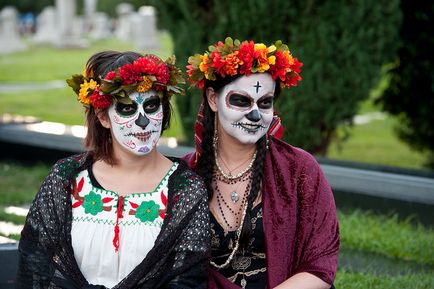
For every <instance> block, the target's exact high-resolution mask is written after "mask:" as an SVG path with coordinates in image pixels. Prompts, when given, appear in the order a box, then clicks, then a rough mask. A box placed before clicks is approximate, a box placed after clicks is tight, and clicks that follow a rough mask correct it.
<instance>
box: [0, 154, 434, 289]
mask: <svg viewBox="0 0 434 289" xmlns="http://www.w3.org/2000/svg"><path fill="white" fill-rule="evenodd" d="M48 170H49V165H46V164H33V165H24V164H21V163H17V162H10V161H9V162H7V161H0V184H1V187H2V189H1V191H0V221H6V222H11V223H14V224H19V225H21V224H23V223H24V217H21V216H16V215H13V214H8V213H6V212H5V210H4V208H5V207H6V206H11V205H14V206H20V205H23V204H28V203H30V202H31V201H32V199H33V198H34V195H35V193H36V191H37V190H38V188H39V186H40V184H41V182H42V180H43V179H44V177H45V176H46V175H47V173H48ZM23 176H26V177H25V178H23ZM338 217H339V220H340V230H341V247H342V249H356V250H361V251H364V252H369V253H375V254H379V255H382V256H386V257H388V258H393V259H394V260H397V261H399V260H404V261H412V262H415V263H417V264H421V265H427V266H433V265H434V248H433V247H432V244H433V243H434V231H433V230H432V229H431V228H427V227H424V226H422V225H414V223H413V222H410V219H408V220H404V221H402V220H399V219H398V217H397V216H396V215H388V216H385V215H377V214H374V213H370V212H365V211H360V210H351V211H342V210H339V211H338ZM6 237H9V238H13V239H16V240H18V239H19V236H18V235H9V236H6ZM433 278H434V277H433V276H432V275H429V274H426V273H408V274H403V275H396V276H391V275H381V274H377V273H375V272H356V271H351V270H349V269H347V268H340V269H339V271H338V273H337V277H336V282H335V285H336V286H337V288H346V289H359V288H360V289H361V288H381V289H389V288H390V289H392V288H418V289H419V288H432V287H430V286H431V284H433Z"/></svg>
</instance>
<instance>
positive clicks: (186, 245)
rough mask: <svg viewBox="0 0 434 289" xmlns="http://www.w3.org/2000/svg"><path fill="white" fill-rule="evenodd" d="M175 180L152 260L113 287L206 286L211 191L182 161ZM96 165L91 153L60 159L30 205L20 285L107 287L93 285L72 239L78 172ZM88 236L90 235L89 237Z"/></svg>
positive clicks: (74, 288)
mask: <svg viewBox="0 0 434 289" xmlns="http://www.w3.org/2000/svg"><path fill="white" fill-rule="evenodd" d="M176 161H177V162H179V163H180V164H179V166H178V168H177V169H176V170H175V172H173V174H172V175H171V176H170V178H169V184H168V186H169V194H168V210H167V215H166V218H165V220H164V223H163V226H162V228H161V231H160V234H159V235H158V238H157V240H156V242H155V244H154V247H153V248H152V250H151V251H150V252H149V253H148V255H147V256H146V258H145V259H144V260H143V261H142V262H141V263H140V264H139V265H138V266H137V267H136V268H135V269H134V270H133V271H132V272H131V273H130V274H129V275H128V276H126V277H125V278H124V279H123V280H122V281H121V282H120V283H119V284H118V285H116V286H115V287H113V288H116V289H121V288H205V287H206V283H207V272H208V262H209V261H208V260H209V255H210V233H209V215H208V200H207V192H206V188H205V185H204V183H203V181H202V180H201V179H200V177H198V176H197V175H196V174H195V173H193V172H192V171H190V170H189V169H188V167H187V166H186V164H185V163H184V162H183V161H182V160H179V159H176ZM91 164H92V160H91V158H90V157H89V156H88V155H87V154H81V155H76V156H72V157H69V158H66V159H63V160H60V161H58V162H57V163H56V164H55V165H54V166H53V168H52V169H51V171H50V173H49V174H48V176H47V177H46V178H45V180H44V182H43V183H42V185H41V188H40V190H39V192H38V193H37V195H36V197H35V199H34V201H33V204H32V206H31V208H30V211H29V214H28V216H27V219H26V224H25V226H24V229H23V231H22V233H21V240H20V243H19V268H18V274H17V280H16V281H17V288H26V289H28V288H34V289H39V288H67V289H78V288H104V286H99V285H90V284H89V283H88V282H87V281H86V279H85V278H84V276H83V274H82V273H81V272H80V269H79V267H78V265H77V262H76V260H75V258H74V252H73V248H72V243H71V223H72V209H71V197H70V192H71V190H72V189H74V179H75V175H76V174H77V173H78V172H79V171H81V170H82V169H85V168H87V167H88V166H89V165H91ZM84 237H85V236H84Z"/></svg>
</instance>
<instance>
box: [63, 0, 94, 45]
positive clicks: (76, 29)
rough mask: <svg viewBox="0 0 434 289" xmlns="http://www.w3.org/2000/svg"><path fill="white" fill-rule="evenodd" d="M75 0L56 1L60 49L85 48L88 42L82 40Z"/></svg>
mask: <svg viewBox="0 0 434 289" xmlns="http://www.w3.org/2000/svg"><path fill="white" fill-rule="evenodd" d="M75 7H76V5H75V0H56V15H57V29H58V31H59V41H58V42H57V43H56V46H57V47H59V48H84V47H86V46H87V42H86V41H85V40H84V39H83V38H81V35H80V32H81V31H82V28H81V27H80V26H81V23H79V24H78V25H77V17H76V16H75Z"/></svg>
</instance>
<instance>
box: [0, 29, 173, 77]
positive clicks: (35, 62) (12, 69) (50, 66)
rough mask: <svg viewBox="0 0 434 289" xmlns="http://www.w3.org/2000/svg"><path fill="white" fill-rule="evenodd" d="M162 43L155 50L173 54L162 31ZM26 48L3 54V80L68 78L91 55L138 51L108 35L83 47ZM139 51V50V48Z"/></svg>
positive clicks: (0, 68)
mask: <svg viewBox="0 0 434 289" xmlns="http://www.w3.org/2000/svg"><path fill="white" fill-rule="evenodd" d="M159 38H160V42H161V44H162V47H161V49H160V50H158V51H153V50H150V51H142V53H154V54H156V55H158V56H160V57H161V58H163V59H165V58H167V57H168V56H170V55H171V54H172V51H173V46H172V41H171V39H170V36H169V35H168V34H167V33H160V34H159ZM29 45H30V47H29V49H28V50H26V51H22V52H17V53H12V54H7V55H0V71H1V72H2V73H1V74H0V82H6V83H19V82H31V83H33V82H45V81H51V80H59V79H66V78H68V77H70V76H71V75H72V74H80V73H81V72H82V71H83V67H84V65H85V64H86V61H87V59H89V57H90V56H91V55H92V54H94V53H96V52H99V51H103V50H117V51H127V50H132V51H136V50H137V49H135V48H134V46H133V44H132V43H129V42H123V41H119V40H117V39H114V38H112V39H107V40H103V41H96V42H92V43H91V45H90V46H89V47H88V48H84V49H55V48H52V47H51V46H40V45H31V44H29ZM139 52H140V51H139Z"/></svg>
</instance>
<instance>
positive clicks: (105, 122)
mask: <svg viewBox="0 0 434 289" xmlns="http://www.w3.org/2000/svg"><path fill="white" fill-rule="evenodd" d="M95 113H96V117H98V120H99V122H100V123H101V125H102V126H103V127H105V128H108V129H110V127H111V124H110V118H109V116H108V112H107V110H96V111H95Z"/></svg>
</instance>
